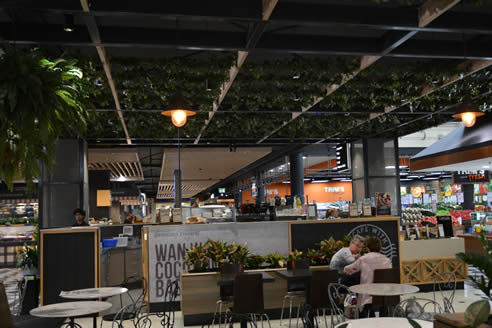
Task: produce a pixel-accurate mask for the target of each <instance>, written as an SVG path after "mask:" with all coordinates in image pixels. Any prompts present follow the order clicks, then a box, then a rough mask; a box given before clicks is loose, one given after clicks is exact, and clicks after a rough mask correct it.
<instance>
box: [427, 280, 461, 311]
mask: <svg viewBox="0 0 492 328" xmlns="http://www.w3.org/2000/svg"><path fill="white" fill-rule="evenodd" d="M439 275H440V277H441V278H442V279H441V280H435V281H434V293H433V296H434V297H433V300H434V302H436V293H440V294H441V297H442V302H443V305H444V313H454V312H455V311H454V307H453V300H454V294H455V293H456V275H455V274H454V273H452V272H444V273H440V274H439ZM450 290H451V293H447V291H450ZM434 312H435V311H434Z"/></svg>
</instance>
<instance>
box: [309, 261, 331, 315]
mask: <svg viewBox="0 0 492 328" xmlns="http://www.w3.org/2000/svg"><path fill="white" fill-rule="evenodd" d="M336 282H338V272H337V271H336V270H317V271H313V274H312V276H311V288H310V293H309V305H311V307H312V308H313V309H319V308H329V307H330V306H331V303H330V299H329V297H328V285H329V284H331V283H336Z"/></svg>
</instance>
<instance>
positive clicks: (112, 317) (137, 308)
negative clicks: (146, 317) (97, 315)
mask: <svg viewBox="0 0 492 328" xmlns="http://www.w3.org/2000/svg"><path fill="white" fill-rule="evenodd" d="M135 284H141V286H142V291H141V293H139V294H138V296H137V297H136V298H134V297H133V296H132V294H131V292H130V290H131V289H132V287H134V285H135ZM122 287H125V288H128V293H127V294H128V297H129V298H130V300H131V303H130V304H128V305H125V306H123V307H122V308H121V309H120V310H119V311H118V312H116V313H110V314H106V315H103V316H102V320H101V328H102V324H103V321H112V322H113V327H114V324H115V322H120V325H119V326H117V327H122V326H121V322H123V321H126V320H131V321H132V322H133V325H134V326H135V327H137V322H138V320H139V318H140V316H142V311H143V309H145V310H146V311H147V313H148V310H149V306H148V303H147V302H146V301H145V295H146V293H147V281H146V280H145V278H140V277H130V278H128V279H127V280H126V281H125V282H124V283H123V284H122ZM120 302H122V298H121V295H120Z"/></svg>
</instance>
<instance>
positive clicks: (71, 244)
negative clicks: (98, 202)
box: [39, 227, 101, 305]
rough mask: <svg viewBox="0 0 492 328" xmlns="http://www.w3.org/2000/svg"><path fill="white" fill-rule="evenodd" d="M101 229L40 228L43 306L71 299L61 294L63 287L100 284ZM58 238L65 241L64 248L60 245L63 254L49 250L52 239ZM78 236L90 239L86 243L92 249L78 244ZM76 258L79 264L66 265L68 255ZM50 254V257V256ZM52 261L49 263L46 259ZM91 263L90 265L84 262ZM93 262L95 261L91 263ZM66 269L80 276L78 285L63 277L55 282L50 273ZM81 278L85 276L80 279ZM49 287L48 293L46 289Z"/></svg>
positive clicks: (66, 288) (94, 286) (64, 288)
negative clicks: (74, 265) (62, 296)
mask: <svg viewBox="0 0 492 328" xmlns="http://www.w3.org/2000/svg"><path fill="white" fill-rule="evenodd" d="M99 233H100V231H99V229H98V228H89V227H87V228H85V227H84V228H61V229H43V230H40V267H39V269H40V270H39V271H40V305H47V304H52V303H58V302H66V301H70V300H69V299H63V298H61V297H59V296H58V294H59V293H60V292H61V291H62V290H73V289H80V288H98V287H100V281H101V277H100V256H99V254H100V249H99V248H100V241H99V238H100V237H99ZM55 238H56V239H59V240H57V241H55V243H56V242H58V241H63V247H60V248H58V249H59V251H60V253H58V254H54V253H50V252H49V251H47V248H48V249H51V248H53V246H54V245H49V243H50V242H51V240H50V239H52V240H53V239H55ZM77 238H79V239H87V240H86V244H87V245H89V246H90V249H87V248H84V247H81V245H80V244H76V241H77ZM67 253H68V254H69V255H68V256H69V257H70V258H71V259H74V260H75V263H77V267H69V266H68V265H67V257H65V256H63V255H67ZM48 257H49V259H48ZM48 261H49V262H50V265H47V264H46V262H48ZM84 263H90V265H84ZM92 263H93V264H92ZM63 268H66V270H65V271H66V273H67V274H71V275H74V274H76V275H77V276H78V279H77V286H75V285H74V286H69V284H70V282H69V281H67V280H70V279H62V280H56V279H55V281H53V280H54V279H52V277H50V275H51V276H53V275H54V274H53V273H54V272H57V273H59V272H60V271H61V270H63ZM81 277H82V278H81ZM46 290H49V291H50V292H49V294H50V295H48V294H46V293H45V291H46Z"/></svg>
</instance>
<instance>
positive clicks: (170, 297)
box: [138, 279, 179, 328]
mask: <svg viewBox="0 0 492 328" xmlns="http://www.w3.org/2000/svg"><path fill="white" fill-rule="evenodd" d="M178 293H179V279H176V280H174V281H173V282H171V283H170V284H169V285H167V287H166V292H165V294H164V307H163V311H162V313H157V316H158V317H162V319H161V326H162V327H167V328H169V327H174V322H175V315H176V309H177V303H176V298H177V297H178ZM138 328H140V327H138Z"/></svg>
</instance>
